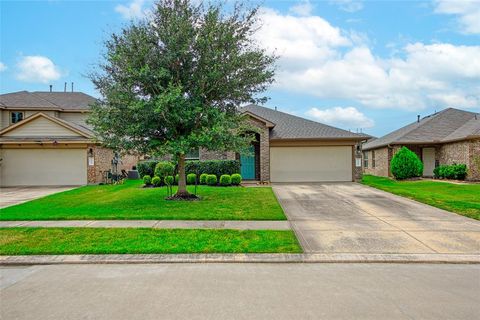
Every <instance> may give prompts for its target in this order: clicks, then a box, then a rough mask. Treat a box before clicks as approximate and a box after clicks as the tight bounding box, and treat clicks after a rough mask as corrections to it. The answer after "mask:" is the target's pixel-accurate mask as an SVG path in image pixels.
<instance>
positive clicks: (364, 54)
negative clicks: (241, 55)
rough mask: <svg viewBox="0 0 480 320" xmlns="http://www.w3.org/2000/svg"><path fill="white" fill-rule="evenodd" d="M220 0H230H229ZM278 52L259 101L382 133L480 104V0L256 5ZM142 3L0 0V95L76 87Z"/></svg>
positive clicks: (86, 87) (85, 87)
mask: <svg viewBox="0 0 480 320" xmlns="http://www.w3.org/2000/svg"><path fill="white" fill-rule="evenodd" d="M227 2H228V0H227ZM252 3H253V4H258V5H260V6H261V10H260V18H261V20H262V28H261V29H260V30H259V31H258V33H257V35H256V38H257V40H258V43H259V44H260V45H261V46H264V47H265V49H267V50H268V51H269V52H274V53H275V54H277V55H278V56H279V57H280V58H279V60H278V62H277V72H276V76H275V83H274V84H273V85H272V86H271V87H270V88H269V89H268V91H267V92H266V93H265V95H266V96H267V97H269V98H270V99H269V101H268V102H267V103H266V104H265V106H267V107H270V108H274V107H277V109H278V110H280V111H284V112H287V113H291V114H294V115H297V116H301V117H305V118H308V119H312V120H315V121H319V122H322V123H326V124H329V125H333V126H337V127H340V128H343V129H347V130H351V131H354V132H357V131H362V132H365V133H368V134H371V135H373V136H382V135H384V134H386V133H388V132H390V131H392V130H394V129H397V128H399V127H401V126H403V125H406V124H408V123H410V122H413V121H415V120H416V119H417V115H421V116H422V117H423V116H427V115H429V114H431V113H433V112H435V111H440V110H442V109H444V108H447V107H454V108H459V109H464V110H469V111H473V112H480V0H455V1H451V0H429V1H388V0H383V1H365V0H325V1H314V0H310V1H308V0H307V1H305V0H302V1H287V0H285V1H268V0H265V1H262V2H255V1H254V2H252ZM151 7H152V1H150V0H126V1H87V0H86V1H61V0H49V1H5V0H0V93H7V92H15V91H21V90H28V91H48V90H49V85H53V90H54V91H63V90H64V83H65V82H67V83H68V90H70V89H71V83H72V82H73V83H74V90H75V91H82V92H85V93H87V94H90V95H93V96H95V97H98V96H99V94H98V92H96V91H95V88H94V86H93V84H92V83H91V82H90V80H89V79H88V77H87V75H88V74H89V73H90V72H91V71H93V70H94V68H95V65H96V64H97V63H98V62H99V61H101V60H100V59H101V54H102V52H103V51H104V47H103V42H104V41H105V40H106V39H108V38H109V36H110V35H111V34H112V33H115V32H119V31H120V30H121V28H122V27H125V26H127V25H128V24H129V23H130V22H131V21H132V20H133V21H135V20H138V19H142V17H144V16H145V13H146V12H148V10H150V9H151Z"/></svg>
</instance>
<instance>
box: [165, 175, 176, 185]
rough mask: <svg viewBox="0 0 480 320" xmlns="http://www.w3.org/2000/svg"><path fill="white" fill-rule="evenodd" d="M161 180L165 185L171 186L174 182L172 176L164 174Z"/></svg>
mask: <svg viewBox="0 0 480 320" xmlns="http://www.w3.org/2000/svg"><path fill="white" fill-rule="evenodd" d="M163 182H164V183H165V184H166V185H167V186H171V185H173V183H174V182H175V180H174V178H173V176H166V177H165V178H164V179H163Z"/></svg>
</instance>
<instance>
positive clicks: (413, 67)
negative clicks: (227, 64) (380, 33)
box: [258, 9, 480, 110]
mask: <svg viewBox="0 0 480 320" xmlns="http://www.w3.org/2000/svg"><path fill="white" fill-rule="evenodd" d="M262 18H263V21H264V27H263V28H262V29H261V30H260V31H259V33H258V37H259V38H258V39H259V41H260V43H261V44H262V45H263V46H264V47H265V48H266V49H267V50H269V51H270V50H272V51H275V52H276V53H277V54H278V55H279V56H280V60H279V62H278V64H279V68H278V71H277V76H276V83H275V84H274V85H275V86H276V88H278V89H281V90H288V91H293V92H301V93H306V94H310V95H313V96H317V97H320V98H332V99H350V100H353V101H355V102H357V103H361V104H363V105H365V106H368V107H374V108H402V109H407V110H420V109H423V108H426V107H429V106H435V107H439V108H440V107H446V106H454V107H467V108H468V107H474V106H479V105H480V88H479V86H478V83H479V82H480V46H455V45H452V44H448V43H436V44H424V43H410V44H407V45H406V46H404V47H399V48H396V50H397V54H395V55H394V56H393V57H390V56H388V57H379V56H376V55H374V54H373V53H372V51H371V49H370V48H369V46H368V45H369V41H368V39H364V38H363V37H362V35H361V34H358V33H357V32H355V31H348V32H346V31H344V30H341V29H340V28H337V27H335V26H332V25H331V24H330V23H329V22H328V21H326V20H324V19H322V18H321V17H318V16H309V17H296V16H292V15H281V14H280V13H278V12H276V11H273V10H269V9H266V10H264V11H263V12H262ZM275 49H276V50H275Z"/></svg>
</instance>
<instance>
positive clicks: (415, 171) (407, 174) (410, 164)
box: [390, 147, 423, 180]
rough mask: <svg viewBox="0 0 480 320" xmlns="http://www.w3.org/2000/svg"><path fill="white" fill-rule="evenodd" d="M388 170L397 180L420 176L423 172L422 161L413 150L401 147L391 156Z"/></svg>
mask: <svg viewBox="0 0 480 320" xmlns="http://www.w3.org/2000/svg"><path fill="white" fill-rule="evenodd" d="M390 171H391V172H392V174H393V176H394V177H395V179H397V180H403V179H408V178H414V177H420V176H421V175H422V174H423V163H422V161H420V159H419V158H418V156H417V155H416V154H415V153H414V152H412V151H411V150H410V149H408V148H407V147H402V148H401V149H400V150H399V151H398V152H397V153H396V154H395V155H394V156H393V158H392V162H391V163H390Z"/></svg>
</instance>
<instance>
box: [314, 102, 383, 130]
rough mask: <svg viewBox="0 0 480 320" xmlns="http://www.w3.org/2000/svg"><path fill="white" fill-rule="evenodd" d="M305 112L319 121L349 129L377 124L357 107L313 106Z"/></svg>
mask: <svg viewBox="0 0 480 320" xmlns="http://www.w3.org/2000/svg"><path fill="white" fill-rule="evenodd" d="M305 114H306V115H307V116H310V117H312V118H313V119H315V120H317V121H319V122H322V123H326V124H330V125H334V126H339V127H343V128H349V129H358V128H371V127H373V126H374V125H375V122H374V121H373V120H372V119H370V118H368V117H367V116H365V115H364V114H363V113H362V112H360V111H359V110H358V109H357V108H355V107H345V108H342V107H333V108H329V109H323V110H320V109H318V108H311V109H310V110H308V111H307V112H305Z"/></svg>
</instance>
